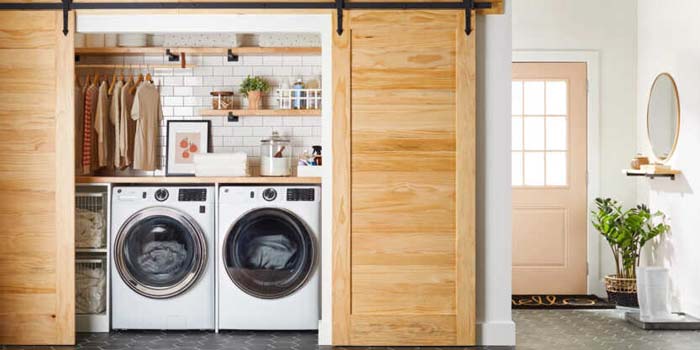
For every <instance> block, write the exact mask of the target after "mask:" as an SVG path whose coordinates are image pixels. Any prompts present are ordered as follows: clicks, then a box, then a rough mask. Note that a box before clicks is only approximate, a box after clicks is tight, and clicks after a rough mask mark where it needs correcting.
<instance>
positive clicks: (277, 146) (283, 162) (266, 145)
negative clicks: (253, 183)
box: [260, 131, 292, 176]
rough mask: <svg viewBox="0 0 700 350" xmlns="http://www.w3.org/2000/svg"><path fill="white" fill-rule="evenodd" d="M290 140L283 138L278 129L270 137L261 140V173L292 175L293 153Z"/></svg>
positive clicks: (263, 174)
mask: <svg viewBox="0 0 700 350" xmlns="http://www.w3.org/2000/svg"><path fill="white" fill-rule="evenodd" d="M289 146H290V142H289V140H287V139H283V138H282V137H281V136H280V135H279V133H277V131H273V132H272V136H271V137H270V138H268V139H263V140H260V175H261V176H291V175H292V158H291V157H290V156H289V155H290V154H291V153H292V150H291V149H290V147H289Z"/></svg>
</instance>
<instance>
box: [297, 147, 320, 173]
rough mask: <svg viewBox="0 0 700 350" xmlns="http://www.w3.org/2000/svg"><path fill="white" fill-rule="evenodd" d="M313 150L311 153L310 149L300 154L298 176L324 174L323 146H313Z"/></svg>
mask: <svg viewBox="0 0 700 350" xmlns="http://www.w3.org/2000/svg"><path fill="white" fill-rule="evenodd" d="M311 148H312V151H311V154H309V151H308V150H304V153H303V154H302V155H300V156H299V163H298V166H297V176H322V175H323V167H322V166H321V165H322V164H323V160H322V159H323V158H322V156H321V150H322V147H321V146H320V145H314V146H311Z"/></svg>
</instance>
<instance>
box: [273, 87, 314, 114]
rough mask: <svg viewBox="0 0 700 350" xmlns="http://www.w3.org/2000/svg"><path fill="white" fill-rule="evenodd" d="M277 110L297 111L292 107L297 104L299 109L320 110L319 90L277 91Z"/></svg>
mask: <svg viewBox="0 0 700 350" xmlns="http://www.w3.org/2000/svg"><path fill="white" fill-rule="evenodd" d="M277 94H278V100H279V108H280V109H290V110H291V109H293V110H299V109H300V108H296V107H295V106H294V105H295V104H297V103H298V105H299V106H302V108H301V109H321V89H283V88H280V89H278V90H277Z"/></svg>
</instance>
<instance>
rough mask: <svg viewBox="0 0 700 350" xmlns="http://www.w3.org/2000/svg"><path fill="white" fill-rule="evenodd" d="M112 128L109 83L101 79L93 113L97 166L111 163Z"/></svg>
mask: <svg viewBox="0 0 700 350" xmlns="http://www.w3.org/2000/svg"><path fill="white" fill-rule="evenodd" d="M113 130H114V129H113V128H110V124H109V84H107V82H106V81H103V82H102V84H100V88H99V90H98V92H97V111H96V113H95V132H96V133H97V157H98V167H100V168H101V167H106V166H109V165H112V164H113V161H112V157H111V153H112V147H113V145H112V142H114V141H113V138H114V137H113V135H112V133H113Z"/></svg>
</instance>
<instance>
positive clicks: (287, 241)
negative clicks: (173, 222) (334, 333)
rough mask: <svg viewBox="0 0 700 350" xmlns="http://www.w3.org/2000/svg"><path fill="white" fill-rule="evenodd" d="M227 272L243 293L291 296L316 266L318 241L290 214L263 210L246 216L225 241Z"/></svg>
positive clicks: (301, 222)
mask: <svg viewBox="0 0 700 350" xmlns="http://www.w3.org/2000/svg"><path fill="white" fill-rule="evenodd" d="M222 258H223V260H224V266H225V267H226V272H227V273H228V275H229V277H230V278H231V280H232V281H233V283H234V284H235V285H236V286H237V287H238V288H240V289H241V290H242V291H243V292H245V293H247V294H249V295H252V296H254V297H257V298H262V299H277V298H282V297H285V296H287V295H290V294H292V293H294V292H295V291H297V290H298V289H299V288H301V287H302V286H303V285H304V284H305V283H306V281H307V280H308V279H309V277H310V276H311V274H312V273H313V271H314V268H315V265H316V240H315V238H314V236H313V235H312V233H311V232H310V230H309V229H308V228H307V226H306V224H304V222H303V221H302V220H301V219H299V218H298V217H297V216H296V215H294V214H292V213H291V212H289V211H286V210H283V209H277V208H262V209H256V210H252V211H250V212H248V213H246V214H244V215H243V216H242V217H241V218H240V219H239V220H238V221H236V223H235V224H234V225H233V226H232V227H231V228H230V229H229V231H228V233H227V234H226V237H225V239H224V245H223V252H222Z"/></svg>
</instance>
